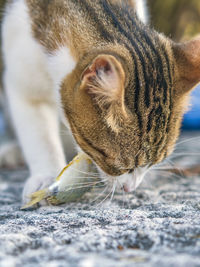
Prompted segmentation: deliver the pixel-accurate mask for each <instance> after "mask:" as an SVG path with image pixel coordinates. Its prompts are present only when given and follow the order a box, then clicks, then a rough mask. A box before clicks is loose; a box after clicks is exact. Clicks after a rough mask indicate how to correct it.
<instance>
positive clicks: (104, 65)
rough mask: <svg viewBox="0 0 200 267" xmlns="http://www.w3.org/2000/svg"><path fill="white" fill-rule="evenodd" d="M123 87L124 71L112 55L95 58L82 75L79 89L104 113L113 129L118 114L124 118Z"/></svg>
mask: <svg viewBox="0 0 200 267" xmlns="http://www.w3.org/2000/svg"><path fill="white" fill-rule="evenodd" d="M124 87H125V72H124V69H123V67H122V64H121V63H120V61H119V60H118V59H117V58H115V57H114V56H112V55H99V56H97V57H96V58H95V59H94V60H93V62H92V63H91V64H90V66H88V67H87V68H86V69H85V70H84V72H83V74H82V83H81V88H82V89H84V90H85V91H86V93H87V94H89V95H90V96H91V98H92V99H93V100H94V101H95V103H96V104H97V105H99V107H100V108H102V109H103V110H104V111H105V112H106V114H105V116H106V118H107V123H108V124H109V126H111V127H112V128H113V129H114V128H116V126H117V120H118V117H119V114H120V116H123V115H124V116H126V111H125V104H124ZM114 118H115V119H114Z"/></svg>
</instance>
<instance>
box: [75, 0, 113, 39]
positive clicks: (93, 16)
mask: <svg viewBox="0 0 200 267" xmlns="http://www.w3.org/2000/svg"><path fill="white" fill-rule="evenodd" d="M75 4H77V8H79V7H80V6H81V8H82V10H85V12H86V13H88V14H90V18H91V19H92V20H93V21H94V22H95V25H96V27H97V31H98V32H99V33H100V34H101V38H102V39H104V40H106V41H108V42H113V41H114V37H113V35H112V34H110V33H109V32H108V30H106V28H105V27H104V25H103V24H102V20H101V19H100V18H98V13H97V12H96V11H95V10H94V8H92V6H91V5H88V1H87V0H78V1H75Z"/></svg>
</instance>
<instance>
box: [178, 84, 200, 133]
mask: <svg viewBox="0 0 200 267" xmlns="http://www.w3.org/2000/svg"><path fill="white" fill-rule="evenodd" d="M182 128H183V130H200V85H198V86H197V88H196V89H195V90H194V91H193V92H192V94H191V99H190V109H189V111H188V112H187V113H186V114H185V116H184V119H183V127H182Z"/></svg>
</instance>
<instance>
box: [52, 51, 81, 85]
mask: <svg viewBox="0 0 200 267" xmlns="http://www.w3.org/2000/svg"><path fill="white" fill-rule="evenodd" d="M47 61H48V68H49V73H50V75H51V77H52V79H53V82H54V85H55V86H56V89H57V88H59V85H60V83H61V82H62V81H63V79H64V77H66V75H68V74H69V73H71V72H72V70H73V69H74V68H75V65H76V62H75V60H74V59H73V57H72V56H71V53H70V50H69V48H67V47H60V48H59V49H58V50H56V51H55V52H54V53H53V54H50V55H48V59H47Z"/></svg>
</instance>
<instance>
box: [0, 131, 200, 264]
mask: <svg viewBox="0 0 200 267" xmlns="http://www.w3.org/2000/svg"><path fill="white" fill-rule="evenodd" d="M199 136H200V134H199ZM191 137H193V134H189V135H188V136H187V138H191ZM178 149H179V150H178V152H176V153H177V154H174V156H173V157H172V158H171V159H170V162H169V161H168V163H170V164H173V163H174V162H178V164H179V165H182V166H185V165H187V164H188V165H191V164H193V163H198V162H199V163H200V138H196V139H191V140H190V141H188V142H184V143H181V144H180V145H178ZM168 166H169V165H168ZM26 176H27V171H25V170H18V171H1V172H0V266H1V267H12V266H13V267H14V266H19V267H21V266H33V267H35V266H48V267H54V266H59V267H62V266H63V267H67V266H80V267H93V266H94V267H102V266H103V267H107V266H113V267H118V266H119V267H121V266H127V267H128V266H130V267H131V266H148V267H149V266H156V267H157V266H170V267H171V266H176V267H177V266H181V267H184V266H187V267H188V266H190V267H191V266H200V177H198V176H196V177H189V178H185V177H182V176H181V171H180V175H176V176H173V175H169V174H168V173H166V172H164V171H162V172H159V171H152V172H150V174H147V176H146V178H145V181H144V183H143V184H142V186H141V187H140V188H139V189H138V190H137V191H136V192H135V193H134V194H128V195H123V194H120V193H118V194H116V195H115V196H114V199H113V201H112V202H110V201H109V200H108V201H107V202H104V203H103V204H101V205H99V204H98V203H99V202H100V200H98V201H97V202H96V203H95V204H93V205H92V204H90V201H91V200H92V199H94V198H95V197H96V196H94V193H91V194H89V195H88V196H87V197H86V198H85V199H84V200H83V201H82V203H73V204H70V205H65V206H59V207H40V208H39V209H37V210H29V211H21V210H20V205H21V203H20V198H21V191H22V187H23V181H24V179H25V177H26Z"/></svg>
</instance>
